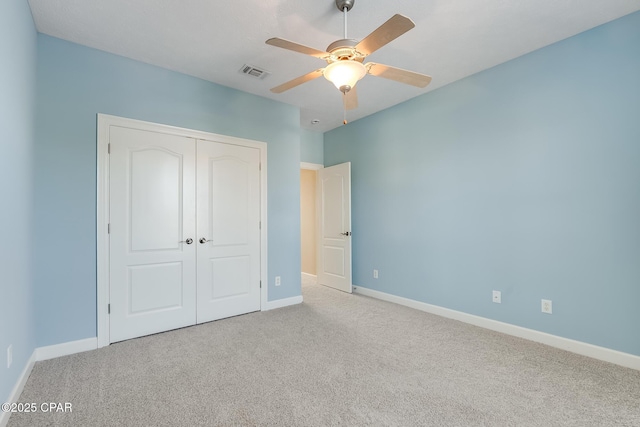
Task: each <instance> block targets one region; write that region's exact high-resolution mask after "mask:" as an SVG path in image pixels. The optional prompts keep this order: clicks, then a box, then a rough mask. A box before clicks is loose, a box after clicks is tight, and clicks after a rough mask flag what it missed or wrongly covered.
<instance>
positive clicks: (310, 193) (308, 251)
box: [300, 163, 323, 285]
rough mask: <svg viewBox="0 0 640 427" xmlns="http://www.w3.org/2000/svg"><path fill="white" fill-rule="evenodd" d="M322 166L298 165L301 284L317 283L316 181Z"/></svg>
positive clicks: (311, 164) (312, 164) (313, 164)
mask: <svg viewBox="0 0 640 427" xmlns="http://www.w3.org/2000/svg"><path fill="white" fill-rule="evenodd" d="M322 167H323V166H322V165H319V164H315V163H301V164H300V253H301V256H300V258H301V266H300V267H301V271H302V284H303V285H305V284H316V283H317V267H316V263H317V253H316V251H317V234H318V233H317V224H318V221H317V205H316V203H317V196H316V190H317V187H316V186H317V179H318V170H320V169H322Z"/></svg>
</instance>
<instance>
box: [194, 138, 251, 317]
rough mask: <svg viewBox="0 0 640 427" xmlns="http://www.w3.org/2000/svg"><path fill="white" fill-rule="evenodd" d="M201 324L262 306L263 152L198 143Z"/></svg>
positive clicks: (202, 141) (214, 143) (229, 145)
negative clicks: (261, 197)
mask: <svg viewBox="0 0 640 427" xmlns="http://www.w3.org/2000/svg"><path fill="white" fill-rule="evenodd" d="M197 152H198V153H197V171H198V172H197V175H198V176H197V189H198V190H197V193H198V207H197V211H198V212H197V230H198V238H197V245H198V262H197V265H198V267H197V269H198V273H197V278H198V279H197V283H198V285H197V287H198V310H197V311H198V316H197V321H198V323H202V322H207V321H211V320H216V319H221V318H225V317H230V316H235V315H238V314H243V313H249V312H252V311H257V310H260V228H259V227H260V203H261V201H260V153H259V150H258V149H257V148H250V147H243V146H238V145H231V144H226V143H221V142H213V141H204V140H199V141H198V143H197Z"/></svg>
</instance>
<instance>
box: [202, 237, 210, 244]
mask: <svg viewBox="0 0 640 427" xmlns="http://www.w3.org/2000/svg"><path fill="white" fill-rule="evenodd" d="M207 242H213V240H211V239H209V240H207V239H206V238H205V237H203V238H201V239H200V243H202V244H205V243H207Z"/></svg>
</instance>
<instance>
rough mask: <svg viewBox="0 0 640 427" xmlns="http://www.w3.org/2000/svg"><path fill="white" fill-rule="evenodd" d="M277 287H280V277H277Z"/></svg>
mask: <svg viewBox="0 0 640 427" xmlns="http://www.w3.org/2000/svg"><path fill="white" fill-rule="evenodd" d="M276 286H280V276H276Z"/></svg>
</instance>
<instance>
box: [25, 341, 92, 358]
mask: <svg viewBox="0 0 640 427" xmlns="http://www.w3.org/2000/svg"><path fill="white" fill-rule="evenodd" d="M97 348H98V338H97V337H93V338H86V339H83V340H78V341H69V342H63V343H62V344H55V345H48V346H46V347H38V348H36V351H35V353H36V360H37V361H38V362H40V361H41V360H49V359H55V358H56V357H62V356H68V355H70V354H76V353H82V352H85V351H90V350H95V349H97Z"/></svg>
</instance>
